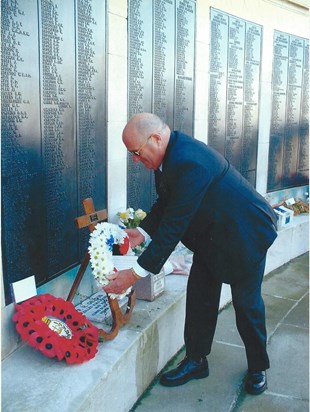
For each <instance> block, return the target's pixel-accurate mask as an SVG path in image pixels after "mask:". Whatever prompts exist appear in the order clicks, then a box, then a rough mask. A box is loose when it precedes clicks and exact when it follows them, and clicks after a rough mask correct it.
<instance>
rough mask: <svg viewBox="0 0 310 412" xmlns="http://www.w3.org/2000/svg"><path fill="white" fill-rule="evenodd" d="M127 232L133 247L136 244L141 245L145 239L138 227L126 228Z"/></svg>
mask: <svg viewBox="0 0 310 412" xmlns="http://www.w3.org/2000/svg"><path fill="white" fill-rule="evenodd" d="M125 232H126V233H127V235H128V237H129V242H130V246H131V247H132V248H135V247H136V246H138V245H140V244H141V243H142V242H144V240H145V239H144V236H143V235H142V233H141V232H139V230H138V229H125Z"/></svg>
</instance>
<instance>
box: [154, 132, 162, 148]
mask: <svg viewBox="0 0 310 412" xmlns="http://www.w3.org/2000/svg"><path fill="white" fill-rule="evenodd" d="M152 138H153V139H154V141H155V142H156V143H157V144H159V145H160V144H161V142H162V137H161V135H160V134H158V133H154V134H152Z"/></svg>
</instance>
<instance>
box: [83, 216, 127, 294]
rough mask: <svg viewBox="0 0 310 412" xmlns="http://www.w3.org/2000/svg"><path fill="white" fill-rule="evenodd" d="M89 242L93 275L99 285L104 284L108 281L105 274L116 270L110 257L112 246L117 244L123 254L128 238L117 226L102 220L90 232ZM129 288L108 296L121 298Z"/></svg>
mask: <svg viewBox="0 0 310 412" xmlns="http://www.w3.org/2000/svg"><path fill="white" fill-rule="evenodd" d="M89 243H90V246H89V247H88V252H89V256H90V263H91V267H92V271H93V275H94V277H95V279H96V280H97V282H98V283H99V284H100V285H102V286H106V285H107V284H108V283H109V280H108V279H107V278H106V276H107V275H110V274H112V273H114V272H116V271H117V270H116V269H115V268H114V264H113V259H112V252H113V246H114V245H118V246H119V251H120V253H121V254H122V255H125V254H126V253H127V252H128V249H129V238H128V236H127V234H126V232H125V231H124V230H123V229H122V228H120V227H119V226H117V225H114V224H113V223H107V222H103V223H98V224H97V225H96V227H95V229H94V230H93V232H92V233H91V234H90V240H89ZM130 290H131V288H129V289H128V290H127V291H126V293H125V294H122V295H115V294H110V297H112V298H115V297H117V298H119V299H121V298H122V297H124V296H126V294H128V293H129V292H130Z"/></svg>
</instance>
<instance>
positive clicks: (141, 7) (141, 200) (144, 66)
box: [127, 0, 153, 211]
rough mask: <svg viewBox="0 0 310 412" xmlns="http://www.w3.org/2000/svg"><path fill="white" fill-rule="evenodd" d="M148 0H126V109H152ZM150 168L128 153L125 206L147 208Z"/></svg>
mask: <svg viewBox="0 0 310 412" xmlns="http://www.w3.org/2000/svg"><path fill="white" fill-rule="evenodd" d="M152 21H153V8H152V0H135V1H129V2H128V25H129V30H128V113H129V118H130V117H132V116H133V115H134V114H136V113H140V112H151V111H152V63H153V61H152V55H153V45H152V31H153V27H152ZM151 179H152V176H151V172H150V171H149V170H147V169H146V168H145V167H144V166H143V164H142V163H135V162H134V161H133V158H132V155H131V154H129V156H128V191H127V202H128V206H129V207H133V208H134V209H137V208H141V209H143V210H145V211H148V210H149V209H150V196H151V190H152V189H151Z"/></svg>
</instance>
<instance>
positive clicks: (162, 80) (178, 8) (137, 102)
mask: <svg viewBox="0 0 310 412" xmlns="http://www.w3.org/2000/svg"><path fill="white" fill-rule="evenodd" d="M195 7H196V3H195V1H192V0H183V1H176V0H154V1H151V0H148V1H136V0H131V1H129V7H128V37H129V40H128V57H129V58H128V94H129V97H128V112H129V117H131V116H132V115H134V114H135V113H139V112H153V113H155V114H157V115H158V116H159V117H161V118H162V119H163V120H164V121H165V122H166V123H167V124H168V125H169V126H170V128H171V129H174V128H177V129H179V130H182V131H183V132H186V133H189V134H192V132H193V123H194V113H193V103H194V60H195V59H194V47H195V44H194V43H195V38H194V34H195V13H196V9H195ZM155 198H156V193H155V188H154V177H153V173H152V172H150V171H148V170H146V169H145V167H144V166H143V165H142V164H141V163H135V162H134V160H133V158H132V156H131V155H129V156H128V188H127V199H128V206H130V207H133V208H138V207H140V208H143V209H144V210H146V211H148V210H150V207H151V205H152V203H153V201H154V199H155Z"/></svg>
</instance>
